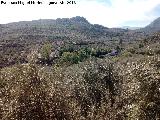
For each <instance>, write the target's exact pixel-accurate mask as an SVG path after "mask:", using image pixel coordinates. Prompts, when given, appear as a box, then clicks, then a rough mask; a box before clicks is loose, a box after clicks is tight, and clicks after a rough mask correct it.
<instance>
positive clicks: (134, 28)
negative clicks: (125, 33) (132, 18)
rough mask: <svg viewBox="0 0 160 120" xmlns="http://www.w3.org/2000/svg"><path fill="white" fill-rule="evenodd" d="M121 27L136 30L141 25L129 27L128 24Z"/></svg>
mask: <svg viewBox="0 0 160 120" xmlns="http://www.w3.org/2000/svg"><path fill="white" fill-rule="evenodd" d="M122 28H123V29H129V30H137V29H140V28H141V27H130V26H123V27H122Z"/></svg>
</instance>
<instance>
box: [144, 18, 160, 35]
mask: <svg viewBox="0 0 160 120" xmlns="http://www.w3.org/2000/svg"><path fill="white" fill-rule="evenodd" d="M142 30H143V31H145V32H149V33H153V32H158V31H160V17H159V18H157V19H155V20H154V21H153V22H151V23H150V24H149V25H147V26H146V27H144V28H143V29H142Z"/></svg>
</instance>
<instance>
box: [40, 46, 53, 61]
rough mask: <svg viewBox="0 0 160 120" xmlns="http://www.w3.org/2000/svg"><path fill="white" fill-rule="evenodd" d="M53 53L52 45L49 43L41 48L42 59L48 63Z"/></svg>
mask: <svg viewBox="0 0 160 120" xmlns="http://www.w3.org/2000/svg"><path fill="white" fill-rule="evenodd" d="M51 52H52V45H51V44H49V43H47V44H44V45H43V46H42V48H41V55H42V59H43V60H44V61H46V62H47V63H48V62H49V61H50V54H51Z"/></svg>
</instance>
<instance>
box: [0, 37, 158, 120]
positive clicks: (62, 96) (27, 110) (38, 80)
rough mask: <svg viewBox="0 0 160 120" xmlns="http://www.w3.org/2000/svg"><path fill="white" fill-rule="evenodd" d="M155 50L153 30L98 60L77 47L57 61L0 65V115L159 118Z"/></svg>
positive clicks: (26, 119) (64, 119)
mask: <svg viewBox="0 0 160 120" xmlns="http://www.w3.org/2000/svg"><path fill="white" fill-rule="evenodd" d="M128 46H129V45H128ZM47 50H48V49H47ZM159 50H160V48H159V35H157V36H156V35H155V36H152V37H151V38H148V41H147V42H146V41H143V42H141V45H138V44H134V45H131V46H129V47H128V48H125V50H122V51H121V53H120V54H119V55H117V56H107V57H105V58H103V59H100V58H98V57H95V56H92V55H91V53H90V51H88V49H81V50H79V51H73V52H72V53H71V52H68V51H63V52H64V54H62V58H63V59H61V60H62V61H63V63H58V64H52V65H50V66H45V65H40V64H36V63H35V62H29V63H25V64H21V63H19V64H15V65H13V66H8V67H3V68H0V119H1V120H159V119H160V52H159ZM49 52H50V50H49ZM66 54H67V55H66ZM70 54H71V55H70ZM75 54H76V55H77V56H76V57H75V56H73V55H75ZM44 56H47V57H48V56H49V55H48V54H44ZM47 57H46V58H47ZM72 57H73V58H77V59H78V60H77V59H76V60H77V61H76V62H75V61H74V62H75V63H76V64H74V62H73V61H72V60H75V59H73V58H72ZM71 58H72V59H71ZM71 61H72V62H71ZM67 62H71V63H70V64H67Z"/></svg>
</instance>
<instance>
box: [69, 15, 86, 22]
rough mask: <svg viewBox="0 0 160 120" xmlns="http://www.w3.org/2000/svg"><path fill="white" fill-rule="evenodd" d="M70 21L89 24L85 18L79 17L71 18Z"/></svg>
mask: <svg viewBox="0 0 160 120" xmlns="http://www.w3.org/2000/svg"><path fill="white" fill-rule="evenodd" d="M70 20H72V21H75V22H85V23H89V22H88V21H87V20H86V18H84V17H80V16H76V17H72V18H70Z"/></svg>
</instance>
